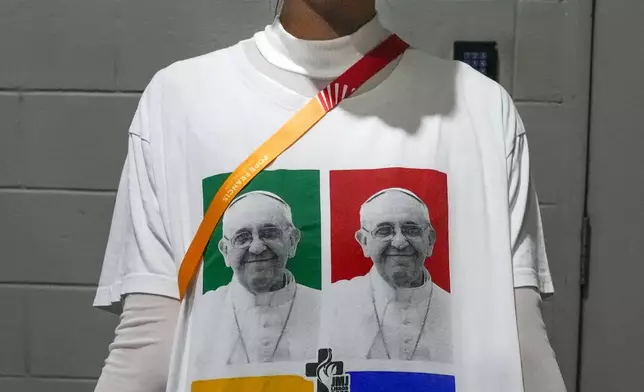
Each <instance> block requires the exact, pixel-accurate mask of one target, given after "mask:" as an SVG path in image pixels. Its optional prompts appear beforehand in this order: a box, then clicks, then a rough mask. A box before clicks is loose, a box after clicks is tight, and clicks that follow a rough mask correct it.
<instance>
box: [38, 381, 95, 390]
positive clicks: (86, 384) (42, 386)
mask: <svg viewBox="0 0 644 392" xmlns="http://www.w3.org/2000/svg"><path fill="white" fill-rule="evenodd" d="M95 387H96V381H89V380H52V379H38V378H35V379H32V380H31V381H30V383H29V390H28V391H29V392H45V391H46V392H93V391H94V388H95Z"/></svg>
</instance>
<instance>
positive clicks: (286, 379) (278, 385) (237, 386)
mask: <svg viewBox="0 0 644 392" xmlns="http://www.w3.org/2000/svg"><path fill="white" fill-rule="evenodd" d="M313 390H314V386H313V382H312V381H308V380H305V379H303V378H302V377H298V376H270V377H244V378H224V379H219V380H207V381H195V382H193V383H192V389H191V392H313Z"/></svg>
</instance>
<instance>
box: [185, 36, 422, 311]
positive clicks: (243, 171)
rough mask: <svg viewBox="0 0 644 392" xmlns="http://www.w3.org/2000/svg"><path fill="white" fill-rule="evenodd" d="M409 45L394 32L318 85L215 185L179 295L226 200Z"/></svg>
mask: <svg viewBox="0 0 644 392" xmlns="http://www.w3.org/2000/svg"><path fill="white" fill-rule="evenodd" d="M408 47H409V45H408V44H407V43H406V42H405V41H403V40H402V39H401V38H400V37H398V36H397V35H395V34H392V35H391V36H389V37H388V38H387V39H386V40H384V41H383V42H382V43H380V45H378V46H377V47H376V48H374V49H373V50H371V51H370V52H369V53H367V54H366V55H365V56H364V57H363V58H361V59H360V60H359V61H358V62H357V63H355V64H354V65H353V66H351V68H349V69H348V70H347V71H346V72H345V73H343V74H342V75H340V76H339V77H338V78H337V79H336V80H334V81H333V82H331V83H330V84H329V85H328V86H327V87H326V88H324V89H322V91H320V92H319V93H318V95H317V96H316V97H315V98H314V99H311V100H310V101H309V103H307V104H306V106H304V108H302V109H300V110H299V111H298V112H297V113H295V115H294V116H293V117H292V118H291V119H290V120H289V121H288V122H287V123H286V124H284V125H283V126H282V128H280V129H279V130H278V131H277V132H276V133H274V134H273V136H271V137H270V138H269V139H268V140H267V141H266V142H264V144H262V145H261V146H259V148H258V149H257V150H255V151H254V152H253V153H252V154H251V155H250V156H249V157H248V158H246V160H244V162H242V163H241V165H239V167H237V169H235V171H234V172H232V174H231V175H230V176H228V178H227V179H226V181H224V183H223V185H222V186H221V187H220V188H219V190H218V191H217V193H216V194H215V197H214V198H213V199H212V202H211V203H210V206H209V207H208V209H207V210H206V213H205V214H204V218H203V221H202V222H201V224H200V225H199V228H198V229H197V233H196V234H195V237H194V238H193V240H192V243H191V244H190V247H189V248H188V251H187V252H186V254H185V256H184V257H183V261H182V262H181V267H180V268H179V296H180V298H181V299H183V298H184V296H185V295H186V291H187V290H188V287H189V286H190V283H191V282H192V281H193V279H194V277H195V275H196V274H197V271H198V270H199V265H200V264H201V260H202V257H203V253H204V251H205V249H206V246H207V245H208V242H209V241H210V237H211V236H212V233H213V231H214V230H215V227H216V226H217V224H218V223H219V220H220V219H221V217H222V215H223V214H224V211H225V210H226V208H227V207H228V205H229V204H230V202H231V201H232V200H233V199H234V198H235V197H236V196H237V195H238V194H239V192H241V190H242V189H244V187H245V186H246V185H247V184H248V183H249V182H250V181H251V180H252V179H253V178H254V177H255V176H256V175H257V174H259V172H261V171H262V170H264V168H266V167H267V166H268V165H269V164H271V162H273V161H274V160H275V159H276V158H277V157H278V156H280V154H282V153H283V152H284V151H286V149H288V148H289V147H290V146H292V145H293V144H294V143H295V142H296V141H297V140H298V139H299V138H301V137H302V136H304V134H305V133H307V132H308V131H309V130H310V129H311V128H313V126H314V125H315V124H317V122H318V121H320V120H321V119H322V117H324V115H325V114H327V113H328V112H329V111H331V109H333V108H334V107H336V106H337V105H338V104H339V103H340V102H341V101H342V100H343V99H346V98H348V97H350V96H351V95H352V94H353V93H354V92H355V91H356V90H357V89H358V88H359V87H360V86H362V84H363V83H364V82H366V81H367V80H369V79H370V78H371V77H373V76H374V75H375V74H376V73H378V71H380V70H382V69H383V68H385V67H386V66H387V65H388V64H390V63H391V62H392V61H393V60H394V59H396V58H397V57H398V56H400V55H401V54H402V53H403V52H404V51H405V50H406V49H407V48H408Z"/></svg>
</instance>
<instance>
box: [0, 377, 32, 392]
mask: <svg viewBox="0 0 644 392" xmlns="http://www.w3.org/2000/svg"><path fill="white" fill-rule="evenodd" d="M27 382H28V380H27V379H26V378H5V377H2V376H0V391H3V392H4V391H10V392H30V391H29V389H27Z"/></svg>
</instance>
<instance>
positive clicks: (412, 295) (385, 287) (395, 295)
mask: <svg viewBox="0 0 644 392" xmlns="http://www.w3.org/2000/svg"><path fill="white" fill-rule="evenodd" d="M423 275H424V276H425V282H424V283H423V284H422V285H421V286H419V287H413V288H395V287H393V286H391V285H390V284H389V283H387V282H386V281H385V280H384V279H383V278H382V276H380V273H379V272H378V270H377V269H376V267H375V266H374V267H372V268H371V271H369V278H370V280H371V285H372V287H373V293H374V298H375V300H376V302H377V303H379V304H387V303H389V302H394V303H399V304H408V305H418V304H421V303H423V302H424V301H428V300H429V298H430V297H431V295H432V291H433V287H434V283H433V282H432V278H431V275H430V274H429V271H427V268H424V267H423Z"/></svg>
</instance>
